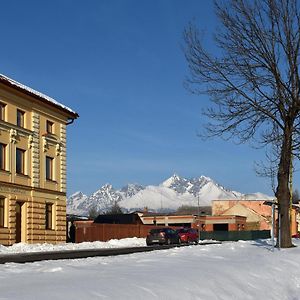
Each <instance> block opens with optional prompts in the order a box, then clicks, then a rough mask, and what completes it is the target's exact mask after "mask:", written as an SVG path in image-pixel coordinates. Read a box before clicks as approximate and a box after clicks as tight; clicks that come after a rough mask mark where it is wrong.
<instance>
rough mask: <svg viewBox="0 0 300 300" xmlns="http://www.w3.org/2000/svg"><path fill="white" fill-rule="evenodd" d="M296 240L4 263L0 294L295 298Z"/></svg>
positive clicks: (298, 272) (299, 288)
mask: <svg viewBox="0 0 300 300" xmlns="http://www.w3.org/2000/svg"><path fill="white" fill-rule="evenodd" d="M132 241H133V242H134V244H136V243H137V240H136V239H133V240H132ZM123 242H124V241H122V240H121V241H120V242H115V243H116V245H120V244H123ZM141 242H142V241H141ZM109 243H111V242H109ZM109 243H108V244H109ZM126 243H127V245H130V240H128V239H127V242H126ZM294 244H295V245H297V246H298V247H295V248H292V249H282V250H277V249H275V251H274V252H272V251H271V246H270V241H268V240H262V241H240V242H227V243H223V244H215V245H197V246H188V247H181V248H172V249H169V250H161V251H153V252H147V253H135V254H130V255H121V256H114V257H94V258H86V259H76V260H61V261H44V262H36V263H27V264H14V263H9V264H5V265H1V266H0V286H1V290H0V299H1V300H2V299H14V300H19V299H22V300H23V299H30V300H33V299H43V300H47V299H51V300H52V299H143V300H146V299H166V300H167V299H172V300H173V299H203V300H206V299H228V300H232V299H238V300H239V299H241V300H244V299H246V300H247V299H258V300H260V299H268V300H270V299H274V300H275V299H276V300H278V299H280V300H284V299H290V300H292V299H293V300H295V299H300V262H299V257H300V241H299V240H295V241H294ZM102 246H104V244H103V245H102ZM2 252H5V251H2Z"/></svg>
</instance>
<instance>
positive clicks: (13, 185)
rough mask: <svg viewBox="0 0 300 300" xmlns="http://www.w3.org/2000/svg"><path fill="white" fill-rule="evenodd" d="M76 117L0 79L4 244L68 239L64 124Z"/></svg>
mask: <svg viewBox="0 0 300 300" xmlns="http://www.w3.org/2000/svg"><path fill="white" fill-rule="evenodd" d="M77 117H78V114H77V113H76V112H74V111H72V110H71V109H70V108H68V107H66V106H64V105H62V104H60V103H58V102H57V101H55V100H53V99H52V98H50V97H48V96H46V95H44V94H41V93H39V92H37V91H35V90H33V89H31V88H29V87H26V86H24V85H23V84H21V83H18V82H16V81H14V80H12V79H10V78H8V77H6V76H3V75H0V244H3V245H12V244H14V243H18V242H25V243H41V242H48V243H59V242H64V241H65V239H66V126H67V125H68V124H70V123H72V122H73V120H74V119H76V118H77Z"/></svg>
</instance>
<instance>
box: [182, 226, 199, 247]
mask: <svg viewBox="0 0 300 300" xmlns="http://www.w3.org/2000/svg"><path fill="white" fill-rule="evenodd" d="M177 232H178V235H179V237H180V240H181V242H182V243H188V244H191V243H194V244H198V241H199V234H198V231H197V230H196V229H193V228H180V229H177Z"/></svg>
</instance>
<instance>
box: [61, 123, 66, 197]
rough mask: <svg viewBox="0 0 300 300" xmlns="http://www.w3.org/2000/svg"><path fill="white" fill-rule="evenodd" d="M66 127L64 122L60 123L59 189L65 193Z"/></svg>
mask: <svg viewBox="0 0 300 300" xmlns="http://www.w3.org/2000/svg"><path fill="white" fill-rule="evenodd" d="M66 133H67V128H66V125H65V124H60V178H61V186H60V191H61V192H63V193H66V190H67V152H66V151H67V149H66V147H67V138H66V137H67V135H66Z"/></svg>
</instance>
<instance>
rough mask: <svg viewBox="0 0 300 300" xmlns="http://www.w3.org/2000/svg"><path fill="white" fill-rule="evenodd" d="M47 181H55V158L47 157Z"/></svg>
mask: <svg viewBox="0 0 300 300" xmlns="http://www.w3.org/2000/svg"><path fill="white" fill-rule="evenodd" d="M46 179H47V180H53V158H52V157H49V156H46Z"/></svg>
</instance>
